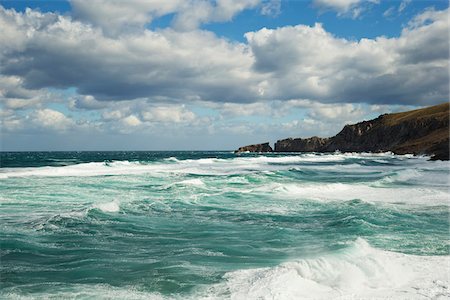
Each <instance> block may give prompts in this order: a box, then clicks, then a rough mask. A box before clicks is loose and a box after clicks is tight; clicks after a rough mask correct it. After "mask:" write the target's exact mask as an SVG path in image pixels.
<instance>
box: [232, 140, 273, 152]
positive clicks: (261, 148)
mask: <svg viewBox="0 0 450 300" xmlns="http://www.w3.org/2000/svg"><path fill="white" fill-rule="evenodd" d="M241 152H273V150H272V147H270V145H269V143H268V142H267V143H263V144H254V145H248V146H244V147H240V148H239V149H238V150H236V151H234V153H241Z"/></svg>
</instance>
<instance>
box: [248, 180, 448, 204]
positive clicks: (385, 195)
mask: <svg viewBox="0 0 450 300" xmlns="http://www.w3.org/2000/svg"><path fill="white" fill-rule="evenodd" d="M252 191H255V192H263V193H275V194H277V195H278V196H279V197H286V198H297V199H305V200H316V201H347V200H353V199H359V200H362V201H366V202H386V203H405V204H423V205H446V204H448V199H449V193H448V190H447V189H437V188H425V187H396V188H393V187H377V186H370V185H367V184H345V183H330V184H317V183H313V184H295V183H287V184H281V183H273V184H269V185H263V186H260V187H258V188H255V189H253V190H252Z"/></svg>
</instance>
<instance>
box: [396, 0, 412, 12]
mask: <svg viewBox="0 0 450 300" xmlns="http://www.w3.org/2000/svg"><path fill="white" fill-rule="evenodd" d="M410 3H411V0H403V1H402V2H401V3H400V5H399V6H398V12H399V13H401V12H402V11H404V10H405V8H406V7H407V6H408V5H409V4H410Z"/></svg>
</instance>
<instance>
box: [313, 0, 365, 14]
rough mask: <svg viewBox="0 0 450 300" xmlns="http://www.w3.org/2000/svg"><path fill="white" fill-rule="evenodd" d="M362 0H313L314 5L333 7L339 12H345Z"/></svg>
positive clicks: (326, 7)
mask: <svg viewBox="0 0 450 300" xmlns="http://www.w3.org/2000/svg"><path fill="white" fill-rule="evenodd" d="M360 2H362V0H313V3H314V5H315V6H317V7H320V8H324V9H333V10H335V11H337V12H339V13H346V12H348V11H349V10H350V9H351V8H353V7H355V6H356V5H357V4H359V3H360Z"/></svg>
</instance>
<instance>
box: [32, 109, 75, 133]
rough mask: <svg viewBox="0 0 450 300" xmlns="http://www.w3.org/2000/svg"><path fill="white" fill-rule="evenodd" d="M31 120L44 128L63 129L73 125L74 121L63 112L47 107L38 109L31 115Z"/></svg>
mask: <svg viewBox="0 0 450 300" xmlns="http://www.w3.org/2000/svg"><path fill="white" fill-rule="evenodd" d="M31 122H32V123H33V124H35V125H36V126H38V127H42V128H45V129H50V130H56V131H65V130H68V129H70V128H71V127H72V126H74V124H75V123H74V121H73V120H72V119H70V118H68V117H67V116H66V115H64V114H63V113H61V112H59V111H56V110H53V109H49V108H44V109H38V110H36V111H35V112H34V113H33V114H32V115H31Z"/></svg>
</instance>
